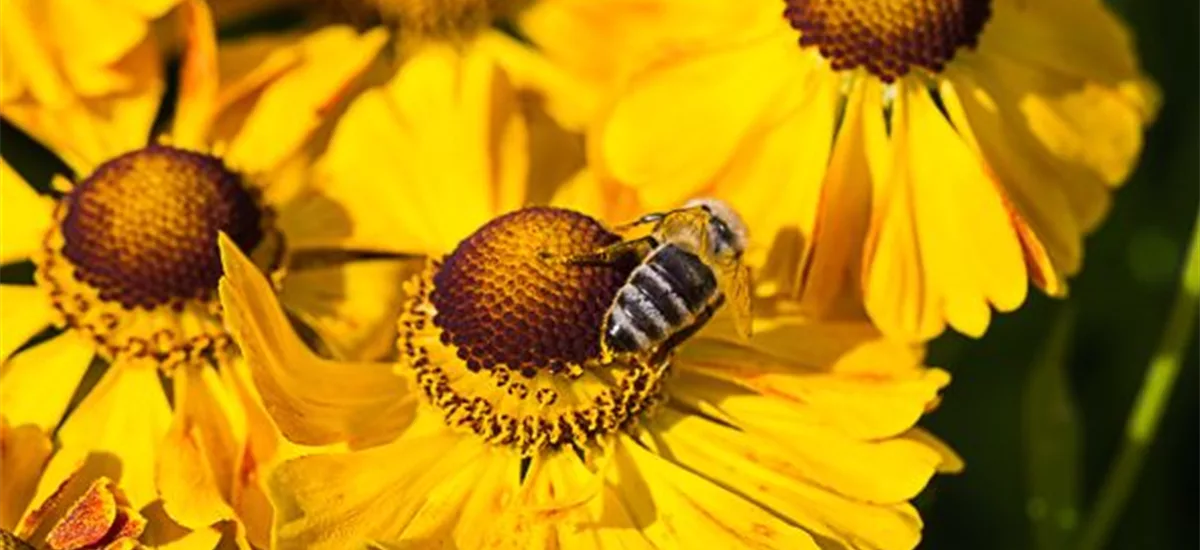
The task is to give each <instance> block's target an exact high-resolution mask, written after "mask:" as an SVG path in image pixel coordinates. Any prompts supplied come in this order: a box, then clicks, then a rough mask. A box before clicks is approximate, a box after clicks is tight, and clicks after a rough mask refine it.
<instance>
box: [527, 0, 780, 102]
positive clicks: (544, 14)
mask: <svg viewBox="0 0 1200 550" xmlns="http://www.w3.org/2000/svg"><path fill="white" fill-rule="evenodd" d="M779 13H780V11H779V10H778V9H776V7H775V6H773V5H770V4H767V3H758V4H751V5H744V4H736V3H731V2H723V1H720V0H615V1H610V2H605V3H604V4H603V5H600V4H597V3H595V2H590V1H588V0H552V1H546V2H537V3H536V4H533V5H531V6H529V8H528V9H525V10H522V11H521V13H520V16H519V18H518V24H519V25H520V30H521V34H522V35H523V36H527V37H529V38H530V40H531V41H532V42H533V43H534V44H536V45H537V47H538V49H539V50H541V51H543V52H545V54H546V56H547V57H548V58H549V59H550V60H551V61H553V62H554V63H555V64H557V65H560V66H563V67H565V68H566V69H567V70H568V71H569V72H571V73H572V74H574V75H576V76H577V77H579V78H581V79H583V80H585V81H587V82H589V83H590V85H591V86H593V87H595V88H596V89H597V90H601V91H606V90H613V89H617V88H619V86H620V85H621V84H622V83H623V82H624V81H625V79H627V78H628V77H629V76H631V75H633V74H635V73H636V72H638V71H639V70H641V69H642V68H644V67H649V66H652V65H655V64H656V63H658V62H661V61H664V60H668V59H673V58H677V57H678V56H680V55H682V54H684V53H687V52H697V51H702V50H703V49H705V48H710V47H712V46H713V45H714V44H726V43H734V44H736V43H740V42H744V41H746V40H749V39H753V38H756V37H760V36H762V35H763V34H766V33H770V32H775V31H778V30H780V29H781V28H784V29H786V26H785V25H783V24H782V23H783V19H782V18H781V17H779Z"/></svg>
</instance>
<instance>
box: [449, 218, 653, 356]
mask: <svg viewBox="0 0 1200 550" xmlns="http://www.w3.org/2000/svg"><path fill="white" fill-rule="evenodd" d="M617 240H619V237H618V236H617V235H614V234H612V233H609V232H608V231H607V230H606V229H604V227H603V226H601V225H600V224H599V223H598V222H596V221H595V220H593V219H591V218H589V217H587V216H584V215H582V214H578V213H575V212H571V211H569V210H560V209H555V208H527V209H525V210H520V211H517V212H513V213H511V214H508V215H505V216H501V217H499V218H496V219H495V220H492V221H491V222H490V223H488V224H487V225H484V226H483V227H482V228H480V229H479V230H478V231H476V232H475V233H474V234H473V235H471V236H470V237H468V238H467V239H466V240H464V241H462V243H460V244H459V245H458V248H456V249H455V250H454V252H453V253H452V254H450V255H449V256H447V257H446V259H445V261H444V263H443V264H442V266H441V268H440V269H439V270H438V272H437V274H436V275H435V276H434V278H433V284H434V289H433V293H432V295H431V298H430V299H431V301H432V303H433V306H434V307H436V308H437V311H438V313H437V316H436V317H434V319H433V322H434V324H436V325H437V326H438V328H440V329H442V339H443V342H444V343H446V344H453V345H455V346H456V347H458V353H459V356H460V358H461V359H463V360H464V361H466V364H467V367H468V368H469V369H471V370H472V371H478V370H480V369H487V368H491V367H492V366H496V365H505V366H507V367H508V368H510V369H512V370H514V371H517V372H521V373H522V374H525V375H526V376H529V377H532V376H533V375H534V374H535V371H536V370H538V369H539V368H545V369H548V370H549V371H551V372H561V371H563V370H565V369H566V368H567V366H568V365H582V364H584V363H585V362H587V361H588V360H591V359H595V358H598V357H599V356H600V327H601V324H602V323H601V321H602V320H603V318H604V313H605V311H607V310H608V307H609V305H610V304H611V303H612V300H613V297H614V296H615V295H616V292H617V289H619V288H620V287H621V285H623V284H624V283H625V279H626V278H627V277H628V276H629V272H630V270H632V269H633V267H634V266H635V265H636V264H634V263H633V262H632V261H629V262H624V263H620V264H614V265H574V264H567V263H565V262H554V261H546V260H545V259H544V258H543V257H541V256H539V253H542V252H546V253H549V254H551V255H555V256H569V255H571V254H580V253H586V252H591V251H593V250H595V249H597V248H600V247H603V246H605V245H608V244H612V243H614V242H616V241H617Z"/></svg>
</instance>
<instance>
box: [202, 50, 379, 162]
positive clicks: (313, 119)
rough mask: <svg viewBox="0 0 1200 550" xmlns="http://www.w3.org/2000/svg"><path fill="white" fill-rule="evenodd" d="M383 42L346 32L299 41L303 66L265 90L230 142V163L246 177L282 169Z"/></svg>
mask: <svg viewBox="0 0 1200 550" xmlns="http://www.w3.org/2000/svg"><path fill="white" fill-rule="evenodd" d="M386 40H387V33H386V32H384V31H383V30H382V29H375V30H372V31H368V32H366V33H364V34H361V35H359V34H357V33H355V32H354V31H353V30H352V29H350V28H349V27H329V28H325V29H322V30H320V31H317V32H314V33H312V34H310V35H308V36H306V37H305V38H304V39H302V40H300V41H299V43H298V44H297V46H296V47H297V48H299V52H300V58H301V59H302V62H301V63H300V64H298V65H297V66H295V67H294V68H293V69H292V70H290V71H287V72H286V73H283V74H281V75H280V77H279V78H278V79H277V80H275V81H274V82H272V83H271V85H270V86H269V87H267V88H264V89H263V92H262V94H261V95H260V96H258V97H257V98H256V100H255V103H254V106H253V108H252V109H251V110H250V111H249V112H248V113H246V115H245V119H244V121H242V122H241V123H240V124H239V128H238V132H237V133H236V134H235V135H232V136H228V139H229V149H228V151H227V153H226V155H225V156H226V158H227V159H228V160H229V162H230V163H231V164H233V165H234V166H237V167H239V168H241V169H243V170H246V171H249V172H263V171H267V170H270V169H271V168H274V167H275V166H278V165H279V164H281V163H282V162H283V161H284V160H285V159H286V158H287V157H288V156H289V155H291V154H293V153H295V151H297V150H298V149H299V148H300V147H301V145H303V144H304V142H305V141H307V140H308V138H309V137H310V136H311V135H312V134H313V132H315V131H316V130H317V128H319V127H320V126H321V124H322V123H323V122H324V121H325V120H326V118H327V117H328V116H329V115H330V113H331V111H332V110H333V109H334V108H335V107H336V106H337V104H338V103H339V102H340V101H341V100H342V99H344V98H345V95H346V93H347V92H348V91H349V88H350V87H351V86H352V85H353V83H354V82H355V80H356V79H357V78H358V77H359V76H360V75H361V74H362V73H363V72H364V71H365V70H366V69H367V67H368V66H369V64H370V63H371V61H372V60H374V59H375V56H376V55H377V54H378V53H379V50H380V48H382V47H383V44H384V42H386ZM224 137H225V136H221V138H222V139H224Z"/></svg>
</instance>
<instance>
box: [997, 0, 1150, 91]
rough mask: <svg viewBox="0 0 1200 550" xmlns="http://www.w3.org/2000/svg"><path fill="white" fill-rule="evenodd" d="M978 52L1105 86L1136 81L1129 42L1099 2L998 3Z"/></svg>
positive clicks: (1134, 56)
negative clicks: (1068, 30)
mask: <svg viewBox="0 0 1200 550" xmlns="http://www.w3.org/2000/svg"><path fill="white" fill-rule="evenodd" d="M1063 29H1071V32H1063ZM978 50H979V51H980V52H982V53H985V54H988V55H1002V56H1005V57H1009V58H1011V59H1013V60H1014V61H1018V62H1019V63H1021V64H1024V65H1030V66H1038V67H1042V68H1044V69H1046V70H1051V71H1055V72H1059V73H1061V74H1063V75H1065V76H1071V77H1077V78H1081V79H1084V80H1094V81H1100V82H1103V83H1105V84H1108V85H1116V84H1120V83H1123V82H1129V81H1132V80H1138V79H1140V78H1141V74H1140V72H1139V70H1138V67H1137V54H1136V50H1135V48H1134V47H1133V39H1132V36H1131V35H1130V32H1129V30H1128V29H1127V28H1126V26H1125V25H1124V24H1123V23H1122V22H1121V21H1120V20H1119V19H1118V18H1117V17H1116V16H1115V15H1114V14H1113V13H1112V11H1111V10H1110V9H1109V8H1108V7H1107V6H1106V5H1105V4H1104V3H1103V2H1096V1H1075V0H1054V1H1044V2H1023V1H1020V0H1004V1H998V2H996V3H995V5H994V6H993V9H992V14H991V17H990V18H989V19H988V23H987V26H986V27H984V32H983V34H982V35H981V36H980V44H979V48H978Z"/></svg>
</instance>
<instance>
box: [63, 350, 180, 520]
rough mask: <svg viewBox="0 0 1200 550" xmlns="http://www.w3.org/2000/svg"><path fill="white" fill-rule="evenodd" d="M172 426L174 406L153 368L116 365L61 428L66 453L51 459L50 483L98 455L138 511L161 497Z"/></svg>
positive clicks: (137, 364)
mask: <svg viewBox="0 0 1200 550" xmlns="http://www.w3.org/2000/svg"><path fill="white" fill-rule="evenodd" d="M170 422H171V407H170V405H169V404H168V403H167V399H166V396H165V395H164V394H163V388H162V385H161V384H160V383H159V380H158V370H157V368H156V367H155V365H154V364H153V363H148V362H141V361H136V360H123V361H118V362H116V363H113V364H112V365H111V366H110V367H109V369H108V372H106V373H105V374H104V376H103V377H102V378H101V379H100V382H99V383H97V384H96V387H95V388H93V389H92V391H91V392H90V393H89V394H88V396H87V397H85V398H84V399H83V401H82V402H81V403H80V404H79V407H78V408H77V409H75V410H74V411H73V412H72V413H71V415H70V416H68V417H67V420H66V422H64V423H63V425H62V428H61V429H59V431H58V438H59V440H60V441H61V442H62V448H61V449H60V450H59V452H58V453H57V454H55V455H54V458H53V459H51V460H50V466H49V467H48V468H47V473H46V478H48V479H51V480H54V479H62V478H63V477H65V476H63V475H62V472H64V471H70V470H73V469H74V468H75V466H76V465H78V464H79V463H81V462H82V461H83V460H84V458H85V457H87V456H88V455H89V454H92V453H96V455H97V456H98V458H99V459H100V460H99V462H100V464H101V466H100V467H101V470H102V471H103V473H104V475H107V476H108V477H109V478H111V479H115V480H117V481H118V483H119V484H120V486H121V488H122V489H124V491H125V493H126V495H127V496H128V497H129V501H130V503H131V504H132V505H133V508H134V509H135V510H140V509H141V508H142V507H144V506H146V505H147V504H149V503H150V502H151V501H154V500H156V499H157V498H158V491H157V489H156V488H155V485H154V469H155V463H156V461H157V459H158V456H159V450H160V449H161V448H162V447H161V445H162V443H163V440H164V438H165V437H166V435H167V430H168V428H169V426H170ZM43 485H44V484H43ZM40 493H41V489H39V494H40Z"/></svg>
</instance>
